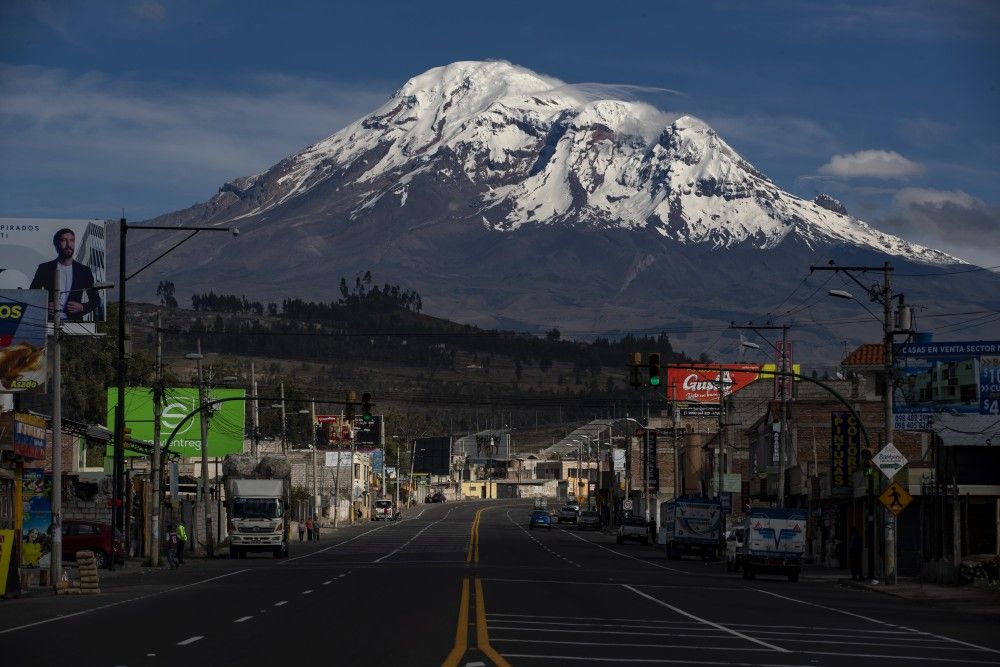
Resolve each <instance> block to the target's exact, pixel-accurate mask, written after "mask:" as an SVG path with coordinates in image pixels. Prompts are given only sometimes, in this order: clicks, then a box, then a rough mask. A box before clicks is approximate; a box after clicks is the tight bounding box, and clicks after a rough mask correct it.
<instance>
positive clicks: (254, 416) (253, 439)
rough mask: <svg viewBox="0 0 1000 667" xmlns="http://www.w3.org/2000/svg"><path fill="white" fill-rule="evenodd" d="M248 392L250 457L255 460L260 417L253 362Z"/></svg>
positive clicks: (258, 446) (258, 444) (251, 363)
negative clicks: (251, 399) (250, 405)
mask: <svg viewBox="0 0 1000 667" xmlns="http://www.w3.org/2000/svg"><path fill="white" fill-rule="evenodd" d="M250 392H251V393H252V394H253V402H252V410H251V412H250V415H251V424H252V425H253V433H251V435H250V455H251V456H252V457H254V458H255V459H256V458H257V454H258V450H259V448H260V415H259V414H258V412H257V410H258V405H257V373H256V370H255V369H254V364H253V361H251V362H250Z"/></svg>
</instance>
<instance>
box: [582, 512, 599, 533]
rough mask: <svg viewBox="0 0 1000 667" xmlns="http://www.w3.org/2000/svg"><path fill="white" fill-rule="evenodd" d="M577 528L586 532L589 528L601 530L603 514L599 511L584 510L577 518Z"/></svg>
mask: <svg viewBox="0 0 1000 667" xmlns="http://www.w3.org/2000/svg"><path fill="white" fill-rule="evenodd" d="M576 527H577V529H578V530H585V529H587V528H592V529H594V530H600V529H601V513H600V512H598V511H597V510H589V509H588V510H583V511H582V512H580V514H579V516H577V518H576Z"/></svg>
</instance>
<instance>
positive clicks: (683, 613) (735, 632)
mask: <svg viewBox="0 0 1000 667" xmlns="http://www.w3.org/2000/svg"><path fill="white" fill-rule="evenodd" d="M622 588H627V589H628V590H630V591H632V592H633V593H635V594H636V595H639V596H641V597H644V598H646V599H647V600H651V601H653V602H655V603H656V604H658V605H660V606H661V607H666V608H667V609H670V610H671V611H674V612H676V613H678V614H680V615H681V616H687V617H688V618H690V619H692V620H695V621H701V622H702V623H704V624H705V625H711V626H712V627H713V628H718V629H719V630H722V631H724V632H728V633H729V634H731V635H733V636H735V637H741V638H742V639H745V640H747V641H748V642H753V643H754V644H759V645H761V646H766V647H767V648H769V649H773V650H775V651H778V652H779V653H791V651H789V650H788V649H786V648H781V647H780V646H776V645H774V644H768V643H767V642H765V641H761V640H760V639H754V638H753V637H751V636H749V635H745V634H743V633H742V632H739V631H738V630H733V629H732V628H727V627H726V626H724V625H720V624H718V623H714V622H712V621H709V620H708V619H704V618H701V617H699V616H695V615H694V614H691V613H688V612H686V611H684V610H683V609H680V608H678V607H675V606H674V605H672V604H669V603H667V602H664V601H663V600H660V599H659V598H654V597H653V596H652V595H649V594H648V593H643V592H642V591H640V590H639V589H638V588H634V587H632V586H629V585H628V584H622Z"/></svg>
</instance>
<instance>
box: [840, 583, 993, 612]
mask: <svg viewBox="0 0 1000 667" xmlns="http://www.w3.org/2000/svg"><path fill="white" fill-rule="evenodd" d="M897 581H898V583H896V585H894V586H888V585H886V584H882V583H877V584H876V583H870V582H867V581H853V580H851V579H849V578H846V577H845V578H843V579H840V580H838V581H837V583H838V584H839V585H841V586H846V587H848V588H856V589H859V590H865V591H874V592H876V593H884V594H886V595H893V596H895V597H898V598H904V599H907V600H915V601H918V602H927V603H931V604H937V605H941V606H949V607H957V608H960V609H962V610H964V611H969V612H974V613H983V614H997V615H1000V590H997V589H993V590H990V589H986V588H981V587H978V586H974V585H968V586H942V585H941V584H933V583H929V582H923V583H921V582H920V581H919V580H917V579H909V578H901V579H898V580H897Z"/></svg>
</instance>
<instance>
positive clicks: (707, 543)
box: [657, 498, 722, 560]
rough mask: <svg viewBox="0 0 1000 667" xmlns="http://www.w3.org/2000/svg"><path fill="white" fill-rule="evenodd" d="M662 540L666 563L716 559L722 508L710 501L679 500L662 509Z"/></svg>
mask: <svg viewBox="0 0 1000 667" xmlns="http://www.w3.org/2000/svg"><path fill="white" fill-rule="evenodd" d="M660 523H661V529H660V531H661V536H660V537H659V538H658V539H657V541H658V542H663V543H664V544H666V550H667V559H668V560H669V559H675V558H683V557H684V556H698V557H700V558H702V559H706V558H715V557H716V555H717V554H718V551H719V541H720V531H721V530H722V506H721V505H720V504H719V501H718V500H709V499H708V498H678V499H677V500H672V501H670V502H667V503H663V505H661V506H660Z"/></svg>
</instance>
